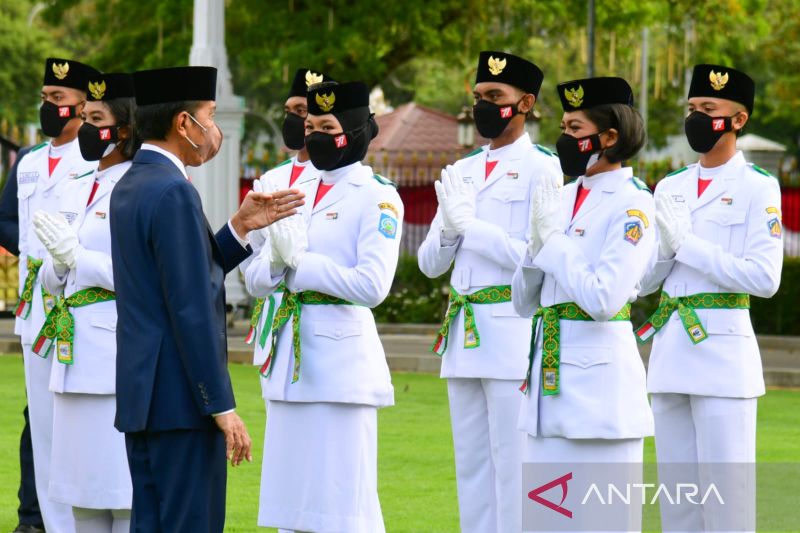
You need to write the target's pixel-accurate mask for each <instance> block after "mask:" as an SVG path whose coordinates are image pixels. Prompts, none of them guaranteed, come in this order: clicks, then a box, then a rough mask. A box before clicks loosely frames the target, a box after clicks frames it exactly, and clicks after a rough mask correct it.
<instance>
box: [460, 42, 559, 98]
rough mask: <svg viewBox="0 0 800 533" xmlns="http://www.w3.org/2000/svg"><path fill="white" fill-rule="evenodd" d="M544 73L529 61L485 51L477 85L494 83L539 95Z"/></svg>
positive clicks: (476, 76) (501, 53)
mask: <svg viewBox="0 0 800 533" xmlns="http://www.w3.org/2000/svg"><path fill="white" fill-rule="evenodd" d="M542 80H544V73H543V72H542V70H541V69H540V68H539V67H537V66H536V65H534V64H533V63H531V62H530V61H528V60H527V59H522V58H521V57H517V56H515V55H512V54H507V53H505V52H492V51H484V52H481V53H480V56H479V58H478V72H477V73H476V74H475V83H481V82H484V81H493V82H497V83H505V84H507V85H511V86H513V87H516V88H518V89H522V90H523V91H525V93H530V94H533V95H534V96H538V95H539V89H540V88H541V87H542Z"/></svg>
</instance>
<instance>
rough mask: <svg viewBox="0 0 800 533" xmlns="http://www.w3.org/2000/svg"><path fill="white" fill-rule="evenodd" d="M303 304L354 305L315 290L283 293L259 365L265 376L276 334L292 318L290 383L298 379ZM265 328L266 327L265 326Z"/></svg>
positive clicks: (269, 368) (273, 360)
mask: <svg viewBox="0 0 800 533" xmlns="http://www.w3.org/2000/svg"><path fill="white" fill-rule="evenodd" d="M304 305H356V304H354V303H352V302H348V301H347V300H343V299H341V298H336V297H335V296H329V295H327V294H323V293H321V292H317V291H303V292H289V291H288V290H286V291H285V292H284V293H283V299H282V300H281V305H279V306H278V310H277V311H276V312H275V318H273V320H272V328H271V331H272V346H271V347H270V350H269V355H268V356H267V360H266V361H264V365H263V366H262V367H261V370H260V372H261V375H262V376H264V377H265V378H268V377H270V375H271V374H272V368H273V366H274V365H275V347H276V345H277V343H278V335H279V334H280V331H281V329H282V328H283V326H284V325H285V324H286V323H287V322H288V321H289V319H291V320H292V347H293V348H294V370H293V372H292V383H296V382H297V380H298V379H300V362H301V361H302V359H303V354H302V351H301V347H300V316H301V314H302V309H303V306H304ZM265 329H266V328H265Z"/></svg>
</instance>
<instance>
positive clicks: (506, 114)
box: [500, 105, 511, 118]
mask: <svg viewBox="0 0 800 533" xmlns="http://www.w3.org/2000/svg"><path fill="white" fill-rule="evenodd" d="M500 116H501V117H503V118H511V106H510V105H507V106H506V107H501V108H500Z"/></svg>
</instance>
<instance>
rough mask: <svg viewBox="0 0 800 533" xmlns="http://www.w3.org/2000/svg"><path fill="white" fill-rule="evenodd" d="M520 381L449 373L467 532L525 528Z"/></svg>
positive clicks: (461, 516) (458, 478)
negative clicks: (451, 376) (519, 421)
mask: <svg viewBox="0 0 800 533" xmlns="http://www.w3.org/2000/svg"><path fill="white" fill-rule="evenodd" d="M520 383H521V381H520V380H507V379H487V378H448V380H447V394H448V397H449V399H450V420H451V423H452V426H453V445H454V448H455V458H456V483H457V486H458V511H459V519H460V523H461V531H462V532H464V533H469V532H475V533H492V532H497V533H506V532H509V531H520V529H521V527H522V497H521V490H522V468H521V462H522V447H523V444H524V442H525V434H524V433H523V432H522V431H520V430H518V429H517V417H518V414H519V406H520V401H521V400H522V393H521V392H520V391H519V386H520Z"/></svg>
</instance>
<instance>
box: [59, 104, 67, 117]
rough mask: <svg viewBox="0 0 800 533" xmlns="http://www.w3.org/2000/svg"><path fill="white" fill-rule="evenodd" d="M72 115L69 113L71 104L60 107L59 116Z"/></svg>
mask: <svg viewBox="0 0 800 533" xmlns="http://www.w3.org/2000/svg"><path fill="white" fill-rule="evenodd" d="M69 115H70V113H69V106H64V107H59V108H58V116H59V117H61V118H68V117H69Z"/></svg>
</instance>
